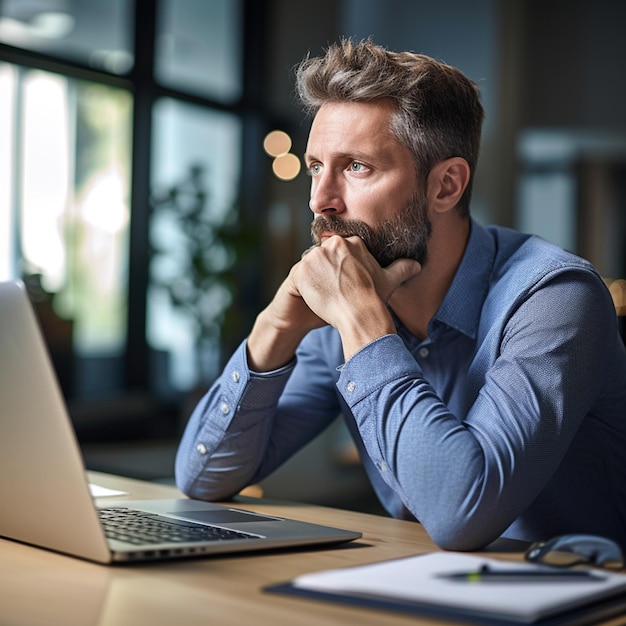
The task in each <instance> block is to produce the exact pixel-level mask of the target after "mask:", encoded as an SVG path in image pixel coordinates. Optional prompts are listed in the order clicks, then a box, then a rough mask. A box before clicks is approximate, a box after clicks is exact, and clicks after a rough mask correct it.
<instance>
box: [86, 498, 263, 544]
mask: <svg viewBox="0 0 626 626" xmlns="http://www.w3.org/2000/svg"><path fill="white" fill-rule="evenodd" d="M98 513H99V515H100V523H101V524H102V527H103V528H104V533H105V535H106V536H107V537H108V538H109V539H117V540H118V541H125V542H127V543H132V544H135V545H142V544H158V543H193V542H201V543H204V542H206V541H221V540H224V539H250V538H254V537H258V535H252V534H248V533H244V532H239V531H236V530H230V529H228V528H221V527H219V526H206V525H204V524H196V523H195V522H187V521H185V520H176V519H171V518H164V517H161V516H159V515H151V514H150V513H146V512H144V511H136V510H134V509H125V508H121V507H110V508H104V509H98Z"/></svg>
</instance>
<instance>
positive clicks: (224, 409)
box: [220, 402, 230, 415]
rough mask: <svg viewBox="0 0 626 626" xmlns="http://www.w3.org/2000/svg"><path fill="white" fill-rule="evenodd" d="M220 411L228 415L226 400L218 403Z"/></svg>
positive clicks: (228, 409)
mask: <svg viewBox="0 0 626 626" xmlns="http://www.w3.org/2000/svg"><path fill="white" fill-rule="evenodd" d="M220 411H221V412H222V413H223V414H224V415H228V414H229V413H230V408H229V407H228V405H227V404H226V402H222V404H221V405H220Z"/></svg>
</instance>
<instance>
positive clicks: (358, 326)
mask: <svg viewBox="0 0 626 626" xmlns="http://www.w3.org/2000/svg"><path fill="white" fill-rule="evenodd" d="M420 270H421V266H420V265H419V263H417V262H416V261H413V260H411V259H399V260H397V261H394V262H393V263H392V264H391V265H389V266H388V267H386V268H382V267H380V265H378V263H377V262H376V260H375V259H374V257H373V256H372V255H371V254H370V253H369V251H368V250H367V248H366V247H365V244H364V243H363V241H362V240H361V239H360V238H359V237H346V238H344V237H340V236H338V235H333V236H330V237H326V238H324V240H323V241H322V243H321V245H319V246H314V247H312V248H310V249H309V250H308V251H307V252H306V253H305V254H304V255H303V256H302V259H301V260H300V261H299V262H298V263H296V264H295V265H294V266H293V267H292V268H291V271H290V272H289V275H288V276H287V278H286V279H285V281H284V282H283V283H282V285H281V286H280V287H279V289H278V291H277V292H276V295H275V296H274V298H273V300H272V302H271V303H270V305H269V306H268V307H267V308H266V309H265V310H264V311H262V312H261V314H260V315H259V317H258V318H257V321H256V323H255V325H254V328H253V329H252V332H251V333H250V337H249V338H248V359H249V362H250V367H251V368H252V369H255V370H257V371H269V370H272V369H276V368H278V367H280V366H281V365H284V364H285V363H287V362H288V361H289V360H290V359H291V358H292V357H293V354H294V353H295V350H296V348H297V347H298V345H299V343H300V341H302V339H303V337H304V336H305V335H306V334H307V333H308V332H309V331H311V330H313V329H314V328H319V327H321V326H324V325H326V324H330V325H331V326H334V327H335V328H336V329H337V330H338V331H339V334H340V335H341V338H342V342H343V347H344V356H345V358H346V360H347V359H348V358H350V356H352V355H353V354H354V353H355V352H356V351H357V350H359V349H360V348H361V347H363V346H364V345H365V344H367V343H369V342H370V341H373V340H374V339H376V338H378V337H382V336H383V335H386V334H390V333H395V327H394V324H393V321H392V319H391V316H390V315H389V311H388V310H387V306H386V305H387V302H388V301H389V298H390V297H391V295H392V294H393V292H394V291H395V290H396V289H397V288H398V287H399V286H400V285H402V284H403V283H405V282H406V281H407V280H409V279H410V278H412V277H413V276H415V275H417V274H418V273H419V272H420Z"/></svg>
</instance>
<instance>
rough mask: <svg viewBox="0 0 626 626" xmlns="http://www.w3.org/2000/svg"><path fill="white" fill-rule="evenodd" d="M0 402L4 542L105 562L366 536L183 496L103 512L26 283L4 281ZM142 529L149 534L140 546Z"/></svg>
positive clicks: (0, 303)
mask: <svg viewBox="0 0 626 626" xmlns="http://www.w3.org/2000/svg"><path fill="white" fill-rule="evenodd" d="M0 398H1V400H0V463H1V471H0V502H1V505H0V536H2V537H5V538H9V539H13V540H17V541H20V542H24V543H28V544H32V545H35V546H39V547H41V548H46V549H49V550H54V551H57V552H62V553H66V554H70V555H73V556H76V557H81V558H84V559H88V560H92V561H96V562H99V563H128V562H137V561H145V560H156V559H169V558H183V557H194V556H201V555H210V554H224V553H237V552H242V551H246V552H247V551H252V550H263V549H275V548H287V547H290V548H292V547H300V546H312V545H326V544H333V543H342V542H347V541H352V540H354V539H357V538H359V537H360V536H361V533H359V532H354V531H351V530H344V529H338V528H332V527H327V526H321V525H318V524H310V523H306V522H301V521H297V520H289V519H284V518H279V517H272V516H268V515H261V514H258V513H253V512H249V511H241V510H239V509H234V508H230V507H228V506H226V505H220V504H213V503H208V502H202V501H198V500H192V499H187V498H179V499H168V500H149V501H144V500H135V501H127V502H123V503H122V502H118V503H117V504H118V505H119V506H115V507H110V506H109V507H106V509H107V510H104V511H103V510H102V509H100V508H99V507H98V506H97V505H96V502H95V500H94V498H93V497H92V496H91V493H90V489H89V483H88V480H87V475H86V471H85V466H84V463H83V458H82V454H81V451H80V448H79V445H78V442H77V439H76V434H75V432H74V429H73V426H72V422H71V419H70V416H69V414H68V412H67V408H66V405H65V402H64V400H63V397H62V394H61V392H60V388H59V385H58V382H57V379H56V376H55V372H54V370H53V368H52V365H51V361H50V358H49V355H48V353H47V350H46V346H45V343H44V339H43V336H42V334H41V331H40V329H39V326H38V322H37V319H36V315H35V312H34V310H33V308H32V306H31V303H30V300H29V297H28V294H27V292H26V289H25V287H24V285H23V283H21V281H9V282H1V283H0ZM123 509H127V510H123ZM128 510H130V513H129V512H128ZM122 515H125V516H126V517H129V518H130V519H129V520H128V521H126V522H125V528H123V529H122V530H121V531H112V530H110V526H111V525H113V524H114V523H116V520H115V518H117V517H119V516H122ZM146 518H147V519H146ZM142 526H147V528H142ZM162 527H164V528H165V530H166V531H167V532H166V533H165V537H164V538H160V537H159V533H160V532H161V530H162ZM105 528H106V529H107V531H106V532H107V533H108V534H110V535H112V536H111V537H107V536H106V535H105ZM144 533H145V534H147V538H145V539H143V540H141V541H140V540H138V539H137V537H136V535H137V534H144Z"/></svg>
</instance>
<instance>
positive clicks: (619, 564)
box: [526, 534, 624, 570]
mask: <svg viewBox="0 0 626 626" xmlns="http://www.w3.org/2000/svg"><path fill="white" fill-rule="evenodd" d="M526 560H527V561H532V562H533V563H543V564H545V565H554V566H556V567H570V566H572V565H579V564H583V563H586V564H589V565H597V566H599V567H605V568H607V569H615V570H617V569H622V568H623V567H624V555H623V554H622V550H621V548H620V547H619V545H618V544H617V543H616V542H615V541H612V540H611V539H607V538H606V537H600V536H598V535H577V534H573V535H561V536H559V537H554V539H550V540H549V541H539V542H537V543H533V544H532V545H531V546H530V548H528V551H527V552H526Z"/></svg>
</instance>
